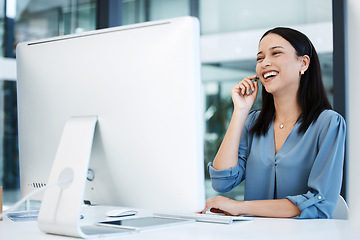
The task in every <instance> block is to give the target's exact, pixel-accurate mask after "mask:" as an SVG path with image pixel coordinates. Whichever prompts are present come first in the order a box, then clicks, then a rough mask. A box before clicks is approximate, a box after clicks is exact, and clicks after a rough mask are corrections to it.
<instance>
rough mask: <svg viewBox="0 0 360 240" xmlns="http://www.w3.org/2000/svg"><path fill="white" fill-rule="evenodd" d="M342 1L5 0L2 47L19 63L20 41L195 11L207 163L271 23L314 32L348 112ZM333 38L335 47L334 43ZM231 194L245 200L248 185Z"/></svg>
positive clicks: (4, 108) (12, 152)
mask: <svg viewBox="0 0 360 240" xmlns="http://www.w3.org/2000/svg"><path fill="white" fill-rule="evenodd" d="M342 2H343V1H337V0H334V1H332V0H317V1H312V0H303V1H299V0H287V1H283V0H272V1H267V0H254V1H248V0H98V1H96V0H52V1H48V0H0V8H1V9H2V11H0V25H1V27H0V42H1V46H2V48H1V49H0V52H1V57H2V59H3V60H4V61H5V60H6V61H8V60H9V61H10V64H15V57H16V56H15V46H16V43H18V42H22V41H27V40H34V39H40V38H46V37H52V36H58V35H65V34H71V33H78V32H84V31H89V30H94V29H100V28H106V27H111V26H118V25H127V24H132V23H138V22H144V21H151V20H159V19H166V18H173V17H179V16H184V15H192V16H196V17H198V18H199V19H200V23H201V43H202V46H201V51H202V82H203V99H204V113H203V114H204V121H205V123H206V124H205V126H206V129H205V136H204V144H205V153H204V154H205V165H206V163H207V162H209V161H212V159H213V157H214V155H215V153H216V151H217V148H218V146H219V144H220V142H221V140H222V137H223V135H224V133H225V130H226V128H227V125H228V121H229V119H230V116H231V113H232V101H231V97H230V89H231V87H232V86H233V85H234V84H235V83H236V82H238V81H240V80H241V79H242V78H244V77H245V76H248V75H253V74H254V73H255V65H256V61H255V58H256V53H257V45H258V40H259V38H260V36H261V35H262V34H263V33H264V32H265V31H266V30H267V29H269V28H272V27H276V26H290V27H294V28H297V29H299V30H300V31H303V32H304V33H305V34H307V35H308V36H309V38H310V39H311V40H312V42H313V44H314V45H315V47H316V49H317V50H318V53H319V57H320V62H321V65H322V71H323V77H324V82H325V86H326V90H327V93H328V97H329V99H330V101H331V103H332V104H333V106H334V108H335V109H336V110H337V111H339V112H340V113H341V114H342V115H343V116H345V106H344V105H345V99H344V91H343V88H344V85H345V83H344V78H343V76H344V70H343V69H341V58H342V59H343V43H341V37H342V36H341V34H343V32H342V31H343V30H342V26H343V20H342V18H343V16H342V11H341V6H342ZM337 4H339V5H337ZM334 6H335V7H334ZM334 31H336V33H340V35H339V34H334ZM337 37H339V38H340V42H338V41H339V39H337ZM334 42H335V43H336V46H338V48H334ZM337 54H339V55H337ZM335 55H337V56H338V57H336V58H335V57H334V56H335ZM174 57H176V56H174ZM334 60H335V63H334ZM336 61H338V63H336ZM5 64H8V62H6V63H3V61H0V85H1V87H0V185H2V186H4V190H5V194H4V198H5V199H4V200H5V203H7V204H11V203H13V202H14V201H16V200H17V199H19V198H20V196H19V169H18V153H17V151H18V147H17V108H16V81H15V80H16V79H15V78H14V79H10V78H11V77H8V75H5V76H3V75H1V74H2V72H3V71H4V69H5V68H7V67H6V66H5ZM79 64H81V63H79ZM334 66H336V67H334ZM45 67H46V66H45ZM14 75H16V74H15V73H14ZM334 86H335V87H334ZM259 103H260V102H259V99H258V100H257V103H256V104H255V106H254V108H259V107H260V105H259ZM205 165H204V166H205ZM207 177H208V176H207ZM206 182H207V197H212V196H215V195H216V194H217V193H215V192H214V191H213V190H212V189H211V187H210V185H209V181H206ZM226 196H229V197H232V198H235V199H238V200H241V199H243V185H240V186H239V187H237V188H236V189H234V190H233V191H232V192H230V193H228V194H226Z"/></svg>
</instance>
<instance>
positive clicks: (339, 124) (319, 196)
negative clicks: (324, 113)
mask: <svg viewBox="0 0 360 240" xmlns="http://www.w3.org/2000/svg"><path fill="white" fill-rule="evenodd" d="M331 112H333V111H331ZM333 113H334V112H333ZM320 117H321V115H320V116H319V119H318V120H317V121H319V123H318V124H319V126H321V129H320V131H319V134H318V139H317V145H315V144H314V147H317V150H318V153H317V156H316V158H315V161H314V164H313V166H312V168H311V171H310V175H309V178H308V192H307V193H305V194H301V195H296V196H287V197H286V198H287V199H289V200H290V201H291V202H293V203H294V204H295V205H297V207H298V208H299V209H300V211H301V214H300V215H299V216H297V218H332V214H333V212H334V210H335V207H336V204H337V201H338V199H339V194H340V189H341V182H342V172H343V163H344V153H345V136H346V124H345V121H344V119H343V118H342V117H341V116H340V115H339V114H334V115H332V116H330V120H327V121H326V119H320ZM315 141H316V140H315Z"/></svg>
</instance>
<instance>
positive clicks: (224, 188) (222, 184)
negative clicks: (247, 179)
mask: <svg viewBox="0 0 360 240" xmlns="http://www.w3.org/2000/svg"><path fill="white" fill-rule="evenodd" d="M256 116H257V111H251V112H250V113H249V116H248V118H247V120H246V123H245V127H244V130H243V132H242V134H241V139H240V146H239V153H238V154H239V158H238V164H237V165H236V166H235V167H232V168H229V169H224V170H216V169H215V168H213V166H212V162H210V163H209V164H208V171H209V174H210V178H211V183H212V187H213V189H214V190H215V191H217V192H229V191H231V190H232V189H233V188H235V187H236V186H237V185H238V184H239V183H240V182H241V181H242V180H244V172H245V166H246V159H247V156H248V152H249V147H248V137H249V130H250V128H251V126H252V125H253V123H254V121H255V119H256Z"/></svg>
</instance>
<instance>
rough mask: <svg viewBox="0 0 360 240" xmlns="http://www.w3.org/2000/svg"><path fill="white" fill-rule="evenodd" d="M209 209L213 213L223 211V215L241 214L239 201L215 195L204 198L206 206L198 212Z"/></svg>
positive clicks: (204, 211)
mask: <svg viewBox="0 0 360 240" xmlns="http://www.w3.org/2000/svg"><path fill="white" fill-rule="evenodd" d="M208 209H210V211H211V212H214V213H224V214H225V215H231V216H238V215H241V214H242V213H241V202H239V201H236V200H233V199H230V198H226V197H223V196H217V197H214V198H209V199H207V200H206V206H205V209H204V210H203V211H201V212H200V213H206V211H207V210H208Z"/></svg>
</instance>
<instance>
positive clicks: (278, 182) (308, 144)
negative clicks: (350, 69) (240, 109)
mask: <svg viewBox="0 0 360 240" xmlns="http://www.w3.org/2000/svg"><path fill="white" fill-rule="evenodd" d="M259 113H260V112H259V111H253V112H250V114H249V116H248V118H247V121H246V124H245V127H244V131H243V133H242V136H241V141H240V146H239V161H238V165H237V166H235V167H233V168H230V169H225V170H216V169H214V168H213V167H212V163H209V165H208V168H209V172H210V176H211V180H212V186H213V188H214V189H215V190H216V191H218V192H228V191H230V190H231V189H233V188H234V187H236V186H237V185H238V184H239V183H240V182H241V181H243V180H244V179H246V180H245V200H262V199H283V198H287V199H289V200H290V201H291V202H293V203H294V204H295V205H297V206H298V208H299V209H300V211H301V214H300V215H299V216H297V218H332V214H333V212H334V210H335V207H336V204H337V201H338V199H339V194H340V189H341V182H342V172H343V162H344V153H345V135H346V124H345V121H344V119H343V118H342V117H341V116H340V115H339V114H338V113H336V112H334V111H332V110H324V111H323V112H322V113H321V114H320V116H319V118H318V119H317V120H316V121H315V122H313V123H312V124H311V125H310V126H309V128H308V129H307V130H306V132H305V133H298V129H299V127H300V122H299V121H298V122H297V123H296V124H295V126H294V128H293V129H292V131H291V132H290V134H289V136H288V137H287V139H286V141H285V143H284V144H283V146H282V147H281V149H280V150H279V151H278V152H277V153H276V154H275V142H274V126H273V123H271V125H270V128H269V130H268V132H267V133H266V134H265V135H261V136H256V135H254V134H249V131H250V129H251V127H252V126H253V124H254V122H255V120H256V118H257V117H258V115H259Z"/></svg>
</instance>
